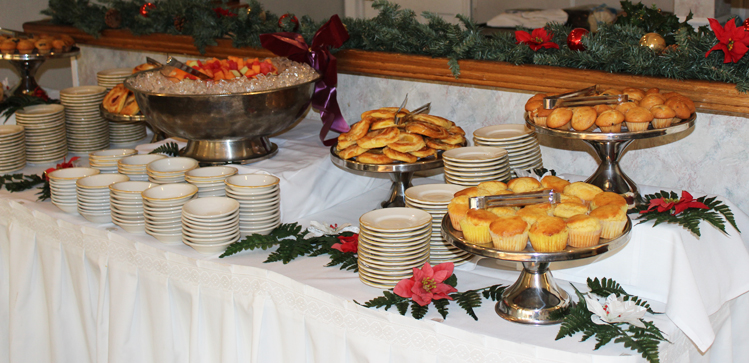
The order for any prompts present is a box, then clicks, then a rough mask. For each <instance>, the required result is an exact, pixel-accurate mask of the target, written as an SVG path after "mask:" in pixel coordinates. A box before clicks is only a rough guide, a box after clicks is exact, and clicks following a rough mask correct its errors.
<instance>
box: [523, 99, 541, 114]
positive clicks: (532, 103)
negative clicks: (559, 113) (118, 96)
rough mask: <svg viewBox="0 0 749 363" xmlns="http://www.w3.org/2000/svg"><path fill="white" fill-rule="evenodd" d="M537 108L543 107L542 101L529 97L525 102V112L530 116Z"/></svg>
mask: <svg viewBox="0 0 749 363" xmlns="http://www.w3.org/2000/svg"><path fill="white" fill-rule="evenodd" d="M539 108H544V102H543V101H541V100H534V99H532V98H531V99H530V100H528V102H526V103H525V114H526V115H528V116H530V115H532V114H533V111H535V110H538V109H539Z"/></svg>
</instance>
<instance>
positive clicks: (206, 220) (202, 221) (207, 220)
mask: <svg viewBox="0 0 749 363" xmlns="http://www.w3.org/2000/svg"><path fill="white" fill-rule="evenodd" d="M238 216H239V209H238V208H237V209H236V210H235V211H234V212H232V213H230V214H228V215H224V216H222V217H219V218H195V217H192V216H190V215H187V214H185V212H184V211H182V219H185V220H187V221H188V222H190V223H196V224H206V225H216V224H221V223H226V222H229V221H232V220H233V219H235V218H238Z"/></svg>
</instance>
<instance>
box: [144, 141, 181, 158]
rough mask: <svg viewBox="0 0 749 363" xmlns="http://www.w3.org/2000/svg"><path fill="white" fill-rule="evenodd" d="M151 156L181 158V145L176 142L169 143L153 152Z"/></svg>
mask: <svg viewBox="0 0 749 363" xmlns="http://www.w3.org/2000/svg"><path fill="white" fill-rule="evenodd" d="M149 154H164V155H168V156H179V145H177V143H176V142H173V141H169V142H167V143H165V144H162V145H161V146H159V147H157V148H155V149H153V150H151V152H150V153H149Z"/></svg>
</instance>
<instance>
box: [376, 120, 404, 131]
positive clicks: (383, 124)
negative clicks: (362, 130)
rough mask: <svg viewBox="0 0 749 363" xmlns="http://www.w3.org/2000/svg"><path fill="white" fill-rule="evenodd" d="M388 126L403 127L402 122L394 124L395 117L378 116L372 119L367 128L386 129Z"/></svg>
mask: <svg viewBox="0 0 749 363" xmlns="http://www.w3.org/2000/svg"><path fill="white" fill-rule="evenodd" d="M388 127H403V125H402V124H401V125H396V124H395V117H389V118H378V119H375V120H374V121H372V125H371V126H369V129H370V130H371V131H374V130H380V129H386V128H388Z"/></svg>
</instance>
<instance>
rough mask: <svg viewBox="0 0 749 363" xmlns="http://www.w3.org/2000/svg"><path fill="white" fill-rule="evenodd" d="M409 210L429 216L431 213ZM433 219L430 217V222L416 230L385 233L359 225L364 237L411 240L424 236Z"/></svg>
mask: <svg viewBox="0 0 749 363" xmlns="http://www.w3.org/2000/svg"><path fill="white" fill-rule="evenodd" d="M391 209H392V208H391ZM409 209H413V210H416V211H419V212H421V213H426V214H429V213H427V212H424V211H421V210H419V209H415V208H409ZM431 219H432V216H431V215H429V220H427V222H426V223H424V224H423V225H421V226H419V227H418V228H416V229H412V230H406V231H398V232H383V231H381V230H373V229H370V228H368V227H366V226H364V225H361V224H360V225H359V229H360V231H361V232H360V234H364V235H367V236H371V237H379V238H390V239H398V238H411V237H413V236H416V235H422V234H424V233H426V231H427V230H428V229H429V226H430V225H431Z"/></svg>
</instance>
